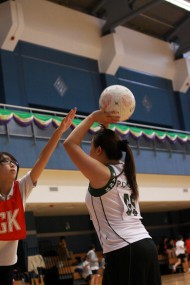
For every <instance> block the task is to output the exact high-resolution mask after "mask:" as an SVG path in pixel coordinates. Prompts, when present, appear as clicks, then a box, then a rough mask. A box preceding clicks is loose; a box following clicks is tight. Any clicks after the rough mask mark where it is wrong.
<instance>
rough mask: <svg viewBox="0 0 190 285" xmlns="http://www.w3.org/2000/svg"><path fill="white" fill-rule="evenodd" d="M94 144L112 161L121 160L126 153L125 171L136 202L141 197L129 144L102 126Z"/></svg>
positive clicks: (96, 134)
mask: <svg viewBox="0 0 190 285" xmlns="http://www.w3.org/2000/svg"><path fill="white" fill-rule="evenodd" d="M93 143H94V146H95V147H98V146H100V147H101V148H102V149H103V150H104V151H105V154H106V156H107V158H108V159H110V160H120V159H121V158H122V156H123V152H126V155H125V161H124V167H123V171H124V173H125V176H126V179H127V184H128V186H129V187H130V188H131V190H132V192H133V195H134V199H135V200H136V199H137V198H138V195H139V193H138V185H137V181H136V167H135V161H134V157H133V152H132V150H131V148H130V147H129V144H128V142H127V141H126V140H121V138H120V136H119V135H118V133H116V132H114V131H112V130H110V129H106V128H105V127H104V126H102V125H101V127H100V130H98V131H97V132H96V133H95V135H94V137H93Z"/></svg>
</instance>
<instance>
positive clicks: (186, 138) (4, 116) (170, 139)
mask: <svg viewBox="0 0 190 285" xmlns="http://www.w3.org/2000/svg"><path fill="white" fill-rule="evenodd" d="M66 114H67V113H62V112H57V111H48V110H43V109H36V108H29V107H21V106H15V105H6V104H0V123H1V124H0V135H6V136H7V138H8V140H10V137H11V136H23V137H32V138H33V140H34V142H36V139H38V138H47V139H49V137H50V136H51V134H52V131H53V129H54V127H55V126H58V124H59V122H60V121H61V118H63V117H64V116H65V115H66ZM24 115H25V117H24ZM12 118H14V120H11V119H12ZM84 118H85V116H83V115H79V114H77V115H76V119H74V120H73V126H74V127H75V126H76V125H77V124H78V123H79V122H80V120H83V119H84ZM23 126H25V128H23ZM111 128H112V129H115V130H116V131H118V132H119V133H120V135H121V136H122V137H125V138H127V139H128V140H129V143H130V145H131V146H132V147H133V148H136V149H137V150H138V151H140V149H151V150H153V151H155V152H156V151H167V152H169V153H170V154H171V153H172V152H180V153H183V154H184V155H185V154H186V153H190V132H186V131H181V130H174V129H168V128H161V127H156V126H149V125H143V124H134V123H130V122H120V123H118V124H114V125H111ZM95 129H96V128H95V127H93V126H92V128H91V133H93V132H95ZM70 131H71V130H69V131H68V132H67V133H66V134H65V136H67V135H68V133H69V132H70ZM91 136H92V134H90V133H89V134H87V136H86V137H85V139H84V140H83V143H90V141H91ZM62 139H63V140H64V136H63V138H62Z"/></svg>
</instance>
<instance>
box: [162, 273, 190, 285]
mask: <svg viewBox="0 0 190 285" xmlns="http://www.w3.org/2000/svg"><path fill="white" fill-rule="evenodd" d="M189 284H190V273H176V274H169V275H162V285H189Z"/></svg>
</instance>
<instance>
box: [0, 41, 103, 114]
mask: <svg viewBox="0 0 190 285" xmlns="http://www.w3.org/2000/svg"><path fill="white" fill-rule="evenodd" d="M1 56H2V63H1V65H2V74H3V82H4V94H5V99H4V102H3V103H6V104H12V105H20V106H37V107H41V108H43V109H56V110H59V111H67V110H68V109H70V108H72V107H75V106H76V107H77V108H78V112H80V113H89V112H91V111H92V110H95V109H97V108H98V99H99V95H100V92H101V90H102V88H101V80H100V74H99V72H98V63H97V61H96V60H93V59H89V58H85V57H81V56H77V55H72V54H69V53H64V52H59V51H56V50H52V49H49V48H45V47H41V46H36V45H32V44H29V43H25V42H19V43H18V45H17V47H16V49H15V51H14V52H8V51H1Z"/></svg>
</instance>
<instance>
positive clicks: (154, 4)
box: [47, 0, 190, 58]
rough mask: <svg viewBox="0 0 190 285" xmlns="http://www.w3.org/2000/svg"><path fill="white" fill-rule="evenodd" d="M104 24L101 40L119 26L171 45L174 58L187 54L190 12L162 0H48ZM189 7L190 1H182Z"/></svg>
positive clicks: (189, 48)
mask: <svg viewBox="0 0 190 285" xmlns="http://www.w3.org/2000/svg"><path fill="white" fill-rule="evenodd" d="M47 1H50V2H54V3H56V4H57V5H62V6H65V7H68V8H71V9H74V10H77V11H80V12H82V13H85V14H88V15H92V16H95V17H98V18H101V19H104V20H105V24H104V25H103V27H102V31H101V36H104V35H106V34H109V33H111V32H114V29H115V28H116V27H117V26H118V25H122V26H124V27H127V28H129V29H132V30H135V31H138V32H141V33H144V34H146V35H150V36H152V37H155V38H158V39H161V40H164V41H167V42H171V43H174V53H175V58H180V57H182V56H183V54H184V53H187V52H189V51H190V12H189V11H187V10H185V9H182V8H180V7H178V6H176V5H173V4H171V3H169V2H167V1H165V0H47ZM184 2H185V3H189V4H190V0H184Z"/></svg>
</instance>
